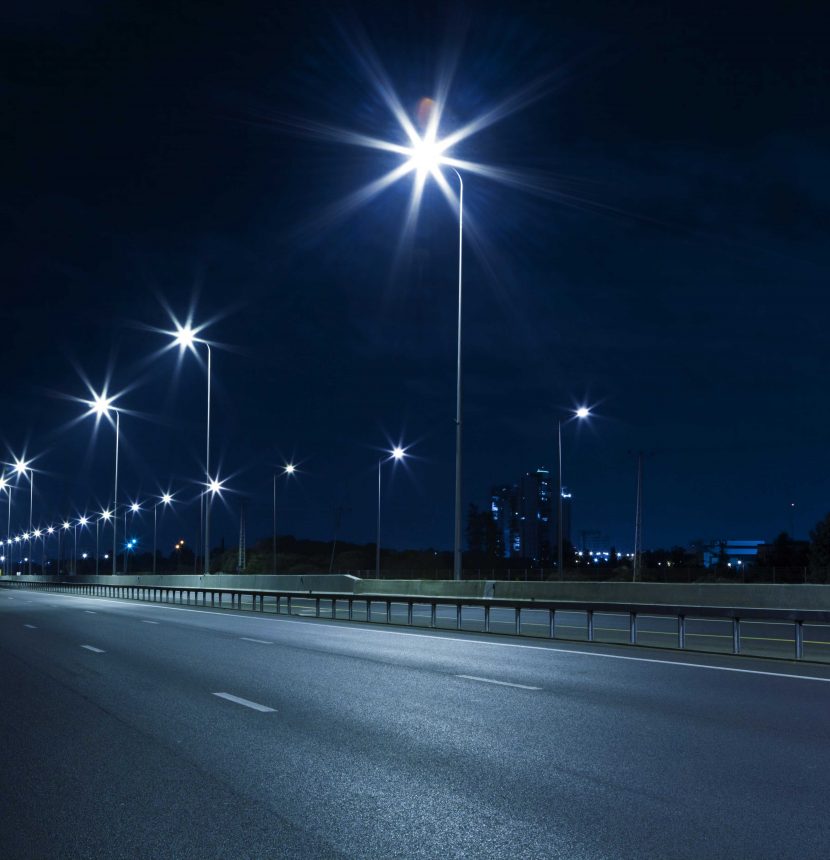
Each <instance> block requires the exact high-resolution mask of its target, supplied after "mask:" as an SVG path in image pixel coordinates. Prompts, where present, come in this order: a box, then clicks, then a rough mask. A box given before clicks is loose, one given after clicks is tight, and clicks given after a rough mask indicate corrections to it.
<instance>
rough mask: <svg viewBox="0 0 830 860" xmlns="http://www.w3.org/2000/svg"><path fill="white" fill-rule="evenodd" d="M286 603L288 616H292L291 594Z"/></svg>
mask: <svg viewBox="0 0 830 860" xmlns="http://www.w3.org/2000/svg"><path fill="white" fill-rule="evenodd" d="M285 603H286V608H287V609H288V614H289V615H290V614H291V595H290V594H289V595H288V596H287V597H286V601H285Z"/></svg>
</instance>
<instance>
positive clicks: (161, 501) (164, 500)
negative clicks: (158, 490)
mask: <svg viewBox="0 0 830 860" xmlns="http://www.w3.org/2000/svg"><path fill="white" fill-rule="evenodd" d="M172 500H173V496H172V495H171V494H170V493H164V494H163V495H162V497H161V498H160V499H159V500H158V501H157V502H156V503H155V504H154V505H153V576H155V575H156V554H157V549H156V547H157V545H158V544H157V542H156V536H157V521H158V507H159V505H169V504H170V502H171V501H172Z"/></svg>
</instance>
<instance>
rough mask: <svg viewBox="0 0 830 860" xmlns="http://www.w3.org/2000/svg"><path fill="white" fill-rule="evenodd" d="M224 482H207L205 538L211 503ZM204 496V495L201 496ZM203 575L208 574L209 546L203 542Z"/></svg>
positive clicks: (213, 480) (208, 525)
mask: <svg viewBox="0 0 830 860" xmlns="http://www.w3.org/2000/svg"><path fill="white" fill-rule="evenodd" d="M224 483H225V482H224V481H220V480H219V478H218V477H216V478H209V479H208V482H207V485H206V486H207V489H206V490H205V493H207V500H206V502H205V536H206V537H207V534H208V529H209V528H210V508H211V505H212V503H213V497H214V496H216V495H221V494H222V489H223V485H224ZM203 495H204V494H203ZM205 573H210V545H209V544H208V543H207V541H205Z"/></svg>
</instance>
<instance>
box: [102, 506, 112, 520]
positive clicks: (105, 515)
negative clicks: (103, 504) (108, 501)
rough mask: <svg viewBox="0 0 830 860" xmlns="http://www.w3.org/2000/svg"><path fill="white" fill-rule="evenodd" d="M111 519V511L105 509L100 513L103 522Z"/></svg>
mask: <svg viewBox="0 0 830 860" xmlns="http://www.w3.org/2000/svg"><path fill="white" fill-rule="evenodd" d="M111 518H112V511H111V510H110V509H109V508H107V509H106V510H104V511H101V519H102V520H104V522H107V523H108V522H109V521H110V519H111Z"/></svg>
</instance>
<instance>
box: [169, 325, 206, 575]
mask: <svg viewBox="0 0 830 860" xmlns="http://www.w3.org/2000/svg"><path fill="white" fill-rule="evenodd" d="M198 331H199V329H194V328H192V327H191V326H190V324H189V323H188V324H185V325H184V326H181V325H179V324H178V323H176V331H175V332H174V333H173V334H174V337H173V344H174V345H175V346H178V347H179V349H180V351H184V350H185V349H189V350H191V351H192V352H194V353H195V352H196V344H197V343H198V344H204V347H205V349H206V350H207V411H206V422H205V423H206V428H205V476H206V479H207V485H208V487H209V486H210V484H211V480H212V479H211V476H210V376H211V352H210V344H209V343H208V342H207V341H206V340H204V339H202V338H200V337H196V334H197V332H198ZM202 498H203V500H204V496H203V497H202ZM210 498H211V497H208V499H210ZM209 520H210V517H209V516H208V514H207V510H205V517H204V524H205V573H210V526H209Z"/></svg>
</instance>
